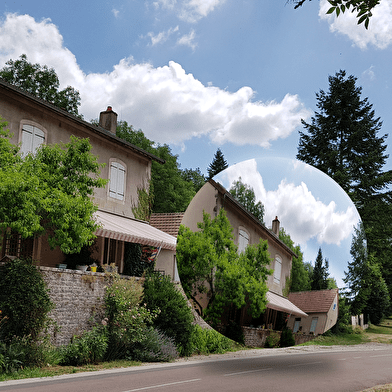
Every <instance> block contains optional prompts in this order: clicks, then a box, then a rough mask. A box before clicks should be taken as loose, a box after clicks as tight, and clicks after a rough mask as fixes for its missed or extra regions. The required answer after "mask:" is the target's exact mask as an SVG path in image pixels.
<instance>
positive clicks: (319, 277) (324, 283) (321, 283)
mask: <svg viewBox="0 0 392 392" xmlns="http://www.w3.org/2000/svg"><path fill="white" fill-rule="evenodd" d="M328 268H329V265H328V260H325V263H324V265H323V253H322V252H321V248H319V250H318V253H317V257H316V261H315V263H314V268H313V274H312V281H311V285H310V286H311V290H325V289H328V277H329V273H328Z"/></svg>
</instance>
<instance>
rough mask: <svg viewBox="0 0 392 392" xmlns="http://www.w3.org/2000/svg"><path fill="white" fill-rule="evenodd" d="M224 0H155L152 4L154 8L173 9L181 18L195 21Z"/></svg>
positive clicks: (191, 21) (190, 21) (224, 0)
mask: <svg viewBox="0 0 392 392" xmlns="http://www.w3.org/2000/svg"><path fill="white" fill-rule="evenodd" d="M225 2H226V0H157V1H155V2H154V5H155V7H156V8H158V7H159V6H161V7H163V8H166V9H168V10H173V11H175V12H176V14H177V16H178V17H179V18H180V19H181V20H184V21H186V22H189V23H195V22H197V21H198V20H200V19H202V18H205V17H206V16H208V14H209V13H210V12H212V11H214V10H215V9H216V8H217V7H219V6H220V5H222V4H223V3H225Z"/></svg>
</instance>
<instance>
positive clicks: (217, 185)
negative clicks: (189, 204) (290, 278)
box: [208, 179, 298, 257]
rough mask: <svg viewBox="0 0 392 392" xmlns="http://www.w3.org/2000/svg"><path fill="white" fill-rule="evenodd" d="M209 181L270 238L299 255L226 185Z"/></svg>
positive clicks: (291, 253) (293, 254) (292, 254)
mask: <svg viewBox="0 0 392 392" xmlns="http://www.w3.org/2000/svg"><path fill="white" fill-rule="evenodd" d="M208 182H209V183H210V184H211V185H212V186H213V187H214V188H215V189H217V190H218V192H220V193H222V194H223V197H224V199H225V200H230V202H231V203H232V204H234V205H235V206H236V207H237V208H238V209H239V210H240V211H242V212H243V213H244V214H245V215H247V216H248V217H249V218H250V219H251V220H252V221H253V222H255V223H256V225H258V226H259V227H260V228H262V229H263V230H264V231H265V233H266V234H268V235H269V237H270V239H273V240H274V241H275V242H277V243H279V245H280V246H281V247H282V248H283V249H285V250H286V252H288V253H289V254H290V255H291V256H293V257H298V255H297V254H296V253H295V252H294V251H292V250H291V249H290V248H289V247H288V246H287V245H286V244H285V243H284V242H283V241H282V240H280V239H279V237H278V236H277V235H276V234H275V233H274V232H273V231H271V230H269V229H268V228H267V227H266V226H265V225H264V224H263V223H262V222H260V221H259V220H258V219H257V218H256V217H255V216H254V215H253V214H251V213H250V212H249V211H248V210H247V209H246V208H245V207H244V206H243V205H242V204H241V203H239V202H238V201H237V200H236V199H235V198H234V197H233V196H232V194H231V193H230V192H228V191H227V190H226V188H225V187H224V186H222V185H221V184H220V183H218V182H215V181H214V180H212V179H210V180H208Z"/></svg>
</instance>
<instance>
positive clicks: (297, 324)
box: [293, 318, 301, 333]
mask: <svg viewBox="0 0 392 392" xmlns="http://www.w3.org/2000/svg"><path fill="white" fill-rule="evenodd" d="M300 324H301V318H296V319H295V321H294V328H293V332H294V333H296V332H298V331H299V325H300Z"/></svg>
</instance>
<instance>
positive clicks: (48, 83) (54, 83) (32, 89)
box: [0, 54, 80, 115]
mask: <svg viewBox="0 0 392 392" xmlns="http://www.w3.org/2000/svg"><path fill="white" fill-rule="evenodd" d="M6 64H7V65H6V66H5V67H4V68H2V69H1V70H0V78H2V79H4V80H5V81H6V82H8V83H10V84H13V85H14V86H16V87H19V88H21V89H22V90H24V91H27V92H28V93H30V94H32V95H34V96H35V97H37V98H41V99H43V100H45V101H47V102H49V103H52V104H53V105H55V106H57V107H59V108H61V109H64V110H66V111H67V112H69V113H71V114H74V115H78V107H79V106H80V94H79V91H77V90H75V89H74V88H73V87H70V86H68V87H66V88H65V89H64V90H59V86H60V82H59V78H58V76H57V74H56V72H55V70H54V69H53V68H48V67H47V66H46V65H44V66H41V65H40V64H31V63H29V62H28V61H27V56H26V55H25V54H22V55H21V56H20V58H19V60H9V61H7V62H6Z"/></svg>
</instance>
